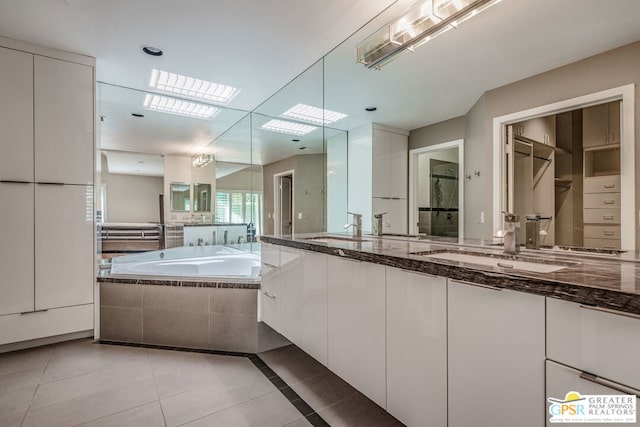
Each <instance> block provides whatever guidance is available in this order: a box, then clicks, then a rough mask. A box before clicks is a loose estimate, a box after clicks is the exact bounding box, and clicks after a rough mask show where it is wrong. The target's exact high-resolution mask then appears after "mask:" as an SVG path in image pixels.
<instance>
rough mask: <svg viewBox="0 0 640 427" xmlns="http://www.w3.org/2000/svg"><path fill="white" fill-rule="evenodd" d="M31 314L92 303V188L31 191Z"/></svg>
mask: <svg viewBox="0 0 640 427" xmlns="http://www.w3.org/2000/svg"><path fill="white" fill-rule="evenodd" d="M35 233H36V247H35V259H36V262H35V273H36V295H35V301H36V310H41V309H47V308H53V307H65V306H71V305H78V304H86V303H91V302H93V283H94V281H95V279H94V277H95V274H94V271H95V270H94V261H93V256H94V250H93V237H94V227H93V187H90V186H84V185H41V184H36V190H35Z"/></svg>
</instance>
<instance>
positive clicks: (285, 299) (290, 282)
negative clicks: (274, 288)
mask: <svg viewBox="0 0 640 427" xmlns="http://www.w3.org/2000/svg"><path fill="white" fill-rule="evenodd" d="M279 296H280V330H279V332H280V333H281V334H282V335H284V336H285V337H286V338H287V339H288V340H289V341H291V342H292V343H294V344H295V345H297V346H300V340H301V335H300V333H301V319H302V299H303V278H302V253H301V252H300V250H298V249H293V248H288V247H285V246H283V247H281V248H280V294H279Z"/></svg>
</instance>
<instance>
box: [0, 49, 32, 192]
mask: <svg viewBox="0 0 640 427" xmlns="http://www.w3.org/2000/svg"><path fill="white" fill-rule="evenodd" d="M0 76H1V77H2V78H0V99H2V100H3V102H2V103H0V129H2V136H0V181H3V180H13V181H25V182H32V181H33V55H32V54H29V53H26V52H20V51H17V50H12V49H6V48H2V47H0ZM3 200H6V199H3Z"/></svg>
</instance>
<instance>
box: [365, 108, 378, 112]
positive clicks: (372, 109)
mask: <svg viewBox="0 0 640 427" xmlns="http://www.w3.org/2000/svg"><path fill="white" fill-rule="evenodd" d="M377 109H378V108H377V107H367V108H365V110H366V111H369V112H372V111H376V110H377Z"/></svg>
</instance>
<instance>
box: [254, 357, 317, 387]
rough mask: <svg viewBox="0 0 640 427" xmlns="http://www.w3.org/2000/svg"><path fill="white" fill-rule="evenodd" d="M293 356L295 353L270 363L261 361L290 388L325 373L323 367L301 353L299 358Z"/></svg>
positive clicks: (272, 360)
mask: <svg viewBox="0 0 640 427" xmlns="http://www.w3.org/2000/svg"><path fill="white" fill-rule="evenodd" d="M300 351H301V350H300ZM295 354H296V352H291V353H290V354H288V355H287V356H286V357H283V358H272V359H271V361H269V360H265V359H263V360H264V362H265V363H266V364H267V365H269V367H270V368H271V369H273V370H274V372H275V373H276V374H278V375H279V376H280V378H282V379H283V380H284V381H285V382H286V383H287V384H289V385H290V386H292V385H294V384H296V383H298V382H300V381H304V380H306V379H308V378H311V377H313V376H316V375H318V374H322V373H324V372H327V368H326V367H325V366H324V365H322V364H321V363H320V362H318V361H317V360H315V359H314V358H313V357H311V356H309V355H308V354H305V353H302V354H301V355H299V356H295ZM260 357H262V356H260Z"/></svg>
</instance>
